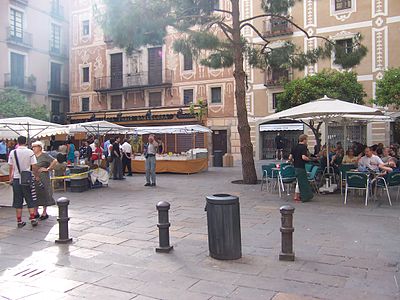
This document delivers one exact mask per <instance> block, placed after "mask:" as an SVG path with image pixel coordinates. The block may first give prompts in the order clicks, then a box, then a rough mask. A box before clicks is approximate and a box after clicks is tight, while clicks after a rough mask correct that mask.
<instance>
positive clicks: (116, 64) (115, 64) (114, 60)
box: [110, 53, 123, 88]
mask: <svg viewBox="0 0 400 300" xmlns="http://www.w3.org/2000/svg"><path fill="white" fill-rule="evenodd" d="M110 58H111V88H120V87H122V86H123V82H122V72H123V65H122V53H116V54H111V55H110Z"/></svg>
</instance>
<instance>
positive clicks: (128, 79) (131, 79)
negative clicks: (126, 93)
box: [95, 70, 173, 91]
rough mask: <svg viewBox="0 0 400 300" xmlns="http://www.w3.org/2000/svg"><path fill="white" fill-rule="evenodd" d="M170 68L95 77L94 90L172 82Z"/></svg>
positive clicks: (143, 86) (140, 86)
mask: <svg viewBox="0 0 400 300" xmlns="http://www.w3.org/2000/svg"><path fill="white" fill-rule="evenodd" d="M172 77H173V72H172V70H164V71H163V72H161V73H153V72H151V73H149V72H139V73H131V74H119V75H113V76H105V77H96V78H95V90H97V91H101V90H118V89H129V88H132V89H135V88H137V89H140V88H145V87H152V86H160V85H167V84H172Z"/></svg>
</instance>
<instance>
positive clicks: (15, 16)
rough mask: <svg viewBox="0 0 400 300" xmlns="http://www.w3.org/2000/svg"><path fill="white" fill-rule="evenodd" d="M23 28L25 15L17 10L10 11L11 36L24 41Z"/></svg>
mask: <svg viewBox="0 0 400 300" xmlns="http://www.w3.org/2000/svg"><path fill="white" fill-rule="evenodd" d="M23 28H24V26H23V13H22V12H20V11H18V10H15V9H10V36H11V37H13V38H17V39H22V37H23Z"/></svg>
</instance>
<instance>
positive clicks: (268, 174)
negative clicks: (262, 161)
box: [261, 163, 278, 191]
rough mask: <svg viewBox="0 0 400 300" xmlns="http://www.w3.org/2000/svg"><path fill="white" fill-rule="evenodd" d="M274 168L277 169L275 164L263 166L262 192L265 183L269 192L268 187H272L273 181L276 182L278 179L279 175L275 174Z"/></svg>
mask: <svg viewBox="0 0 400 300" xmlns="http://www.w3.org/2000/svg"><path fill="white" fill-rule="evenodd" d="M273 168H275V164H272V163H271V164H268V165H262V166H261V170H262V178H261V191H262V189H263V186H264V183H265V184H266V186H267V191H268V187H269V186H270V184H271V182H272V181H276V180H277V179H278V174H277V173H276V172H273V170H272V169H273Z"/></svg>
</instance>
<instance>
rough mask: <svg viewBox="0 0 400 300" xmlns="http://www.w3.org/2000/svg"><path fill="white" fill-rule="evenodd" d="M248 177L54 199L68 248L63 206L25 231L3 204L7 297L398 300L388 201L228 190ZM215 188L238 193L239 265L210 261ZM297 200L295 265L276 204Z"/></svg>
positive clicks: (210, 176) (180, 178) (2, 290)
mask: <svg viewBox="0 0 400 300" xmlns="http://www.w3.org/2000/svg"><path fill="white" fill-rule="evenodd" d="M257 169H258V170H260V169H261V168H260V166H258V167H257ZM240 178H241V169H240V168H238V167H234V168H210V169H209V171H208V172H202V173H198V174H193V175H189V176H187V175H173V174H161V175H158V181H157V184H158V185H157V187H156V188H151V187H144V186H143V184H144V176H143V175H138V174H135V175H134V176H133V177H131V178H127V179H126V180H124V181H110V184H109V187H107V188H101V189H94V190H90V191H88V192H84V193H69V192H68V193H57V194H56V198H59V197H62V196H63V197H67V198H68V199H69V200H70V201H71V202H70V206H69V215H70V218H71V219H70V222H69V229H70V236H71V237H72V238H73V243H71V244H69V245H58V244H55V243H54V241H55V240H56V239H57V238H58V224H57V213H58V212H57V207H51V208H49V214H50V218H49V219H48V220H46V221H42V222H41V223H40V224H39V226H38V227H36V228H32V227H31V226H30V225H29V226H26V227H25V228H23V229H17V228H16V226H15V216H14V213H15V212H14V209H12V208H9V207H1V208H0V299H84V298H87V299H137V300H143V299H193V300H194V299H213V300H216V299H273V300H284V299H285V300H286V299H294V300H297V299H298V300H303V299H352V300H354V299H364V300H366V299H379V300H381V299H399V295H400V293H399V285H398V284H399V282H400V276H399V261H400V254H399V245H400V236H399V234H398V233H399V228H400V219H399V209H400V205H399V201H393V206H392V207H390V206H389V204H388V202H387V199H386V196H385V194H383V196H380V197H378V199H377V201H370V202H369V204H368V206H367V207H365V206H364V203H363V197H362V196H358V195H355V194H351V195H350V197H349V200H348V204H347V205H346V206H345V205H344V204H343V197H342V196H341V195H340V194H333V195H316V196H315V197H314V200H313V201H312V202H309V203H293V201H292V198H291V197H290V196H286V195H284V196H283V197H282V198H279V196H278V194H277V192H276V191H275V192H272V193H271V192H266V191H265V190H264V191H261V192H260V185H239V184H232V183H231V181H233V180H236V179H240ZM215 193H229V194H232V195H237V196H239V197H240V210H241V235H242V254H243V256H242V258H241V259H239V260H234V261H220V260H215V259H212V258H211V257H210V256H209V253H208V242H207V218H206V212H205V211H204V207H205V196H207V195H212V194H215ZM393 198H395V197H393ZM10 201H11V199H10ZM159 201H168V202H169V203H170V204H171V210H170V222H171V225H172V226H171V231H170V234H171V244H172V245H173V246H174V249H173V251H171V252H170V253H169V254H160V253H156V252H155V248H156V246H157V245H158V228H157V226H156V225H157V211H156V204H157V203H158V202H159ZM288 203H289V204H291V205H293V206H294V207H295V213H294V227H295V231H294V251H295V255H296V259H295V261H294V262H283V261H279V260H278V255H279V252H280V246H281V244H280V243H281V236H280V225H281V224H280V222H281V220H280V213H279V207H280V206H282V205H284V204H288ZM24 217H25V219H26V218H27V211H26V210H25V211H24Z"/></svg>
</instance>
